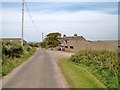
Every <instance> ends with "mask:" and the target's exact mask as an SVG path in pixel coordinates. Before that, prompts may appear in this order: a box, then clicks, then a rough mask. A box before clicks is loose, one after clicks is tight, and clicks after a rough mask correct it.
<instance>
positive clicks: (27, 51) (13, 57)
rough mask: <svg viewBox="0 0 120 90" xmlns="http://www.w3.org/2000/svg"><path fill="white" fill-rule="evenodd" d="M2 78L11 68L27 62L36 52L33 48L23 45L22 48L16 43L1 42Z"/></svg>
mask: <svg viewBox="0 0 120 90" xmlns="http://www.w3.org/2000/svg"><path fill="white" fill-rule="evenodd" d="M1 47H2V67H0V70H1V68H2V71H0V73H2V76H5V75H6V74H8V73H9V72H10V71H11V70H12V69H13V68H15V67H17V66H19V65H20V64H21V63H22V62H24V61H25V60H27V59H28V58H29V57H30V56H31V55H33V54H34V53H35V51H36V49H35V48H34V47H31V46H29V45H25V46H24V47H22V46H21V45H20V44H18V43H11V42H3V43H2V46H1Z"/></svg>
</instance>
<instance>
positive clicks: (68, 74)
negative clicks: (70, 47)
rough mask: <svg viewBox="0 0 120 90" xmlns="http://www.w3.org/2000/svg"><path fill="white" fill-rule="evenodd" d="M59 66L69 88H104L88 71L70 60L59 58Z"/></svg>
mask: <svg viewBox="0 0 120 90" xmlns="http://www.w3.org/2000/svg"><path fill="white" fill-rule="evenodd" d="M59 66H60V68H61V70H62V73H63V74H64V76H65V78H66V81H67V82H68V84H69V86H70V88H106V86H105V85H104V84H102V83H101V82H100V81H99V80H98V79H97V78H96V77H95V76H94V75H92V74H91V73H90V72H89V71H87V70H86V69H85V68H83V67H80V66H79V65H77V64H75V63H73V62H71V61H68V60H60V62H59Z"/></svg>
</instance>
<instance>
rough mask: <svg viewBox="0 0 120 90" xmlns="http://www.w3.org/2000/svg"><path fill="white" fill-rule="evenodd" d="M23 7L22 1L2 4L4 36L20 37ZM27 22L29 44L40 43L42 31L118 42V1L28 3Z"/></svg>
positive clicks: (25, 33) (26, 31)
mask: <svg viewBox="0 0 120 90" xmlns="http://www.w3.org/2000/svg"><path fill="white" fill-rule="evenodd" d="M0 6H1V5H0ZM21 6H22V5H21V2H3V3H2V8H1V7H0V10H2V17H0V20H2V32H1V33H2V37H4V38H5V37H7V38H8V37H15V38H17V37H21V17H22V16H21ZM26 6H27V8H28V9H29V13H30V15H29V13H28V11H27V8H26ZM30 16H31V17H32V20H33V23H34V24H33V23H32V21H31V19H30ZM24 19H25V20H24V39H25V40H27V41H28V42H40V41H41V39H42V32H43V33H44V37H45V35H47V34H48V33H51V32H60V33H61V34H62V35H63V34H66V35H67V36H72V35H74V34H75V33H77V34H78V35H79V36H84V37H85V38H86V39H87V40H92V41H93V40H117V39H118V3H117V2H26V4H25V15H24ZM0 23H1V22H0Z"/></svg>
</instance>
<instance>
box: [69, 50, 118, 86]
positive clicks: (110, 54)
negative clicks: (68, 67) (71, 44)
mask: <svg viewBox="0 0 120 90" xmlns="http://www.w3.org/2000/svg"><path fill="white" fill-rule="evenodd" d="M70 60H71V61H72V62H74V63H77V64H80V65H82V66H85V67H86V68H87V69H89V70H90V71H91V72H92V73H93V74H94V75H96V77H97V78H98V79H99V80H100V81H101V82H103V83H104V84H105V85H106V86H107V87H109V88H111V87H112V88H115V87H118V53H117V51H116V52H115V51H106V50H84V51H80V52H79V53H77V54H75V55H73V56H72V57H71V58H70Z"/></svg>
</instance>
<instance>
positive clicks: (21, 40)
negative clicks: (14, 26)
mask: <svg viewBox="0 0 120 90" xmlns="http://www.w3.org/2000/svg"><path fill="white" fill-rule="evenodd" d="M23 30H24V0H22V38H21V45H22V46H23V44H24V42H23Z"/></svg>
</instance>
